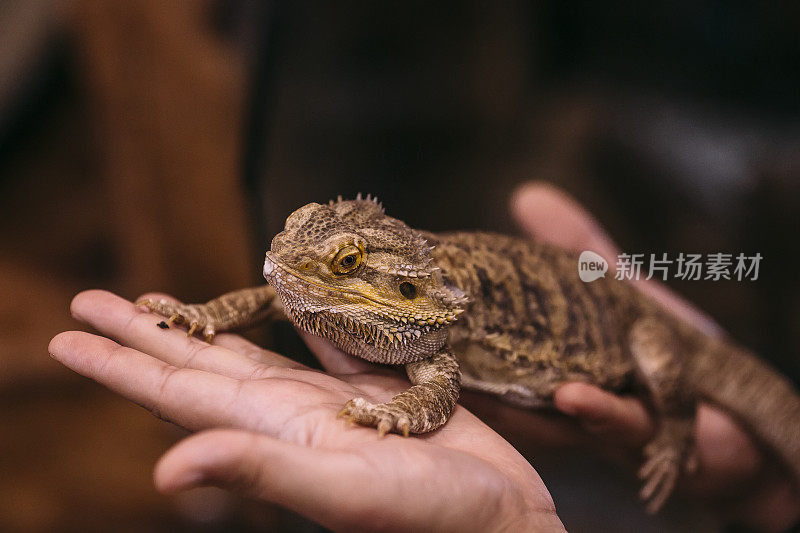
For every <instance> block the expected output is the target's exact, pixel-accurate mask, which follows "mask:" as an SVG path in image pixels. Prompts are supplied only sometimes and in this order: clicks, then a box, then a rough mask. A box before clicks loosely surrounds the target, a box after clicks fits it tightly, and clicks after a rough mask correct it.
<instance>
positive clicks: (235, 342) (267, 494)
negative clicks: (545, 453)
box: [49, 291, 563, 531]
mask: <svg viewBox="0 0 800 533" xmlns="http://www.w3.org/2000/svg"><path fill="white" fill-rule="evenodd" d="M159 297H162V296H159ZM71 309H72V313H73V315H74V316H75V317H76V318H78V319H79V320H81V321H83V322H85V323H87V324H89V325H91V326H93V327H94V328H96V329H97V330H98V331H100V333H102V334H103V335H106V336H108V337H110V338H113V339H116V340H117V341H118V342H114V341H113V340H110V339H109V338H105V337H101V336H98V335H92V334H89V333H85V332H79V331H71V332H65V333H61V334H59V335H57V336H56V337H55V338H53V340H52V341H51V342H50V348H49V349H50V353H51V354H52V356H53V357H54V358H55V359H57V360H58V361H60V362H61V363H63V364H64V365H66V366H67V367H69V368H71V369H72V370H74V371H76V372H78V373H80V374H83V375H84V376H87V377H89V378H92V379H94V380H95V381H98V382H99V383H101V384H103V385H105V386H107V387H108V388H109V389H111V390H113V391H115V392H117V393H118V394H120V395H122V396H124V397H126V398H128V399H130V400H131V401H133V402H135V403H138V404H139V405H141V406H143V407H145V408H146V409H148V410H150V411H151V412H153V414H155V415H156V416H158V417H161V418H164V419H166V420H169V421H172V422H174V423H176V424H178V425H180V426H183V427H185V428H187V429H190V430H192V431H198V432H199V433H197V434H195V435H193V436H190V437H188V438H186V439H185V440H183V441H182V442H180V443H178V444H177V445H176V446H175V447H173V448H172V449H171V450H169V451H168V452H167V453H166V454H165V455H164V456H163V457H162V458H161V460H160V461H159V463H158V465H157V466H156V470H155V483H156V486H157V487H158V488H159V489H160V490H162V491H164V492H167V493H172V492H177V491H181V490H185V489H189V488H192V487H196V486H200V485H215V486H220V487H224V488H228V489H230V490H232V491H235V492H238V493H240V494H243V495H247V496H250V497H253V498H256V499H259V500H262V501H269V502H274V503H278V504H280V505H283V506H285V507H288V508H290V509H292V510H294V511H296V512H298V513H300V514H303V515H305V516H308V517H309V518H311V519H313V520H315V521H317V522H319V523H320V524H322V525H324V526H326V527H329V528H332V529H337V530H338V529H352V528H356V529H359V530H372V529H389V530H414V529H421V530H433V529H435V530H441V531H456V530H458V531H463V530H487V531H488V530H498V529H514V530H522V529H525V530H532V529H535V530H558V531H563V526H562V525H561V522H560V521H559V519H558V517H557V516H556V514H555V508H554V506H553V502H552V499H551V497H550V494H549V493H548V492H547V489H546V488H545V486H544V484H543V483H542V481H541V479H540V478H539V476H538V474H537V473H536V472H535V470H534V469H533V468H532V467H531V466H530V464H529V463H528V462H527V461H526V460H525V459H524V458H523V457H522V456H521V455H520V454H519V453H518V452H517V451H516V450H515V449H514V448H513V447H512V446H511V445H510V444H508V443H507V442H506V441H505V440H503V439H502V438H501V437H500V436H499V435H497V434H496V433H495V432H494V431H492V430H491V429H490V428H489V427H487V426H486V425H485V424H483V423H482V422H481V421H480V420H478V419H477V418H476V417H475V416H474V415H472V414H471V413H469V412H468V411H467V410H466V409H464V408H463V407H459V406H457V407H456V409H455V410H454V412H453V414H452V416H451V418H450V420H449V422H448V423H447V424H446V425H445V426H444V427H443V428H442V429H440V430H438V431H435V432H432V433H429V434H425V435H421V436H416V437H414V438H403V437H400V436H397V435H393V434H391V435H387V436H385V437H384V438H382V439H379V438H378V436H377V433H376V432H375V430H374V429H371V428H363V427H356V426H351V427H348V425H347V424H346V422H345V421H343V420H341V419H337V418H336V413H337V411H338V410H339V409H340V408H341V406H342V405H343V404H344V403H345V402H346V401H348V400H350V399H351V398H353V397H355V396H362V395H363V396H366V397H368V398H370V397H371V398H373V399H375V400H376V401H385V400H388V399H389V398H391V397H392V396H393V395H394V394H396V393H398V392H400V391H401V390H403V389H404V388H407V387H408V383H407V381H406V380H404V379H401V378H400V377H399V374H397V373H394V372H391V371H388V370H385V369H383V370H381V369H378V368H377V367H375V366H372V365H367V364H359V363H360V361H355V360H352V358H349V359H350V360H348V359H345V358H343V357H341V352H338V351H337V350H335V349H333V347H332V346H331V345H329V344H327V343H325V342H324V341H321V340H320V339H316V338H310V339H309V340H310V343H311V344H312V347H314V348H315V349H316V351H317V352H318V353H319V354H320V357H321V359H322V360H323V361H325V362H326V363H327V364H328V366H329V367H331V368H338V369H339V370H340V371H341V373H340V374H339V375H329V374H326V373H323V372H319V371H316V370H312V369H309V368H307V367H304V366H302V365H299V364H298V363H295V362H293V361H291V360H290V359H287V358H285V357H283V356H281V355H278V354H276V353H274V352H270V351H267V350H263V349H261V348H259V347H257V346H255V345H253V344H252V343H250V342H248V341H246V340H245V339H243V338H242V337H239V336H237V335H230V334H220V335H219V336H218V337H217V338H216V340H215V344H214V345H209V344H206V343H204V342H202V341H200V340H198V339H195V338H191V337H187V336H186V334H185V332H183V331H181V330H178V329H177V328H173V329H170V330H161V329H159V328H157V327H155V324H156V323H157V322H159V321H160V320H161V318H160V317H157V316H155V315H153V314H149V313H145V312H143V311H142V310H140V309H137V308H135V307H134V305H133V304H132V303H130V302H128V301H126V300H123V299H122V298H119V297H118V296H115V295H113V294H111V293H108V292H103V291H87V292H83V293H81V294H79V295H77V296H76V297H75V299H74V300H73V302H72V308H71ZM351 360H352V361H351Z"/></svg>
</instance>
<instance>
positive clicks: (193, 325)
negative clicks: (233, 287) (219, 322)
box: [135, 298, 217, 343]
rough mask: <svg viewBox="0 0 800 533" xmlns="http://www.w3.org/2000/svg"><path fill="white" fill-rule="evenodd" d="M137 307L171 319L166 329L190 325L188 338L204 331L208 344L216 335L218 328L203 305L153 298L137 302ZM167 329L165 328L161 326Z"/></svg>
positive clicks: (167, 322) (168, 320) (187, 333)
mask: <svg viewBox="0 0 800 533" xmlns="http://www.w3.org/2000/svg"><path fill="white" fill-rule="evenodd" d="M135 305H136V307H146V308H147V309H148V310H149V311H152V312H154V313H157V314H159V315H161V316H165V317H169V318H168V319H167V321H166V327H169V326H171V325H173V324H183V323H185V322H188V323H189V329H188V331H187V332H186V335H187V336H188V337H191V336H192V335H194V334H195V333H196V332H197V331H199V330H202V332H203V338H204V339H205V341H206V342H208V343H211V341H213V340H214V336H215V335H216V333H217V332H216V328H215V327H214V323H213V322H212V320H211V317H209V316H208V313H207V311H206V309H205V306H204V305H203V304H199V305H192V304H183V303H180V302H171V301H169V300H167V299H166V298H162V299H160V300H153V299H152V298H143V299H141V300H139V301H137V302H136V304H135ZM160 327H162V328H164V329H166V328H165V327H164V326H160Z"/></svg>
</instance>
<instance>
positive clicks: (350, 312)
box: [138, 195, 800, 512]
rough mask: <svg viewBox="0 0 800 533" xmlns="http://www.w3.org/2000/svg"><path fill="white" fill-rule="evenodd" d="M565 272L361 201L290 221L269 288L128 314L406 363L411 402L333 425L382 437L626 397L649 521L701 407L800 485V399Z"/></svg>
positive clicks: (718, 346)
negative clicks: (512, 408) (721, 415)
mask: <svg viewBox="0 0 800 533" xmlns="http://www.w3.org/2000/svg"><path fill="white" fill-rule="evenodd" d="M577 264H578V262H577V258H576V257H575V256H573V255H572V254H571V253H568V252H565V251H563V250H560V249H556V248H554V247H551V246H548V245H545V244H543V243H537V242H530V241H527V240H523V239H519V238H512V237H507V236H503V235H497V234H490V233H467V232H460V233H441V234H433V233H428V232H424V231H416V230H413V229H411V228H410V227H409V226H408V225H406V224H405V223H404V222H402V221H400V220H397V219H395V218H391V217H389V216H387V215H386V214H385V213H384V210H383V208H382V206H381V205H380V204H379V203H378V202H377V200H376V199H373V198H371V197H370V196H367V197H366V198H361V196H360V195H359V197H358V198H357V199H355V200H348V201H345V200H342V199H341V197H340V198H339V199H338V200H336V201H331V202H330V203H328V204H327V205H321V204H317V203H311V204H308V205H306V206H304V207H301V208H300V209H298V210H297V211H295V212H294V213H292V214H291V216H289V218H288V219H287V220H286V226H285V229H284V230H283V231H281V232H280V233H278V234H277V235H276V236H275V237H274V239H273V240H272V245H271V248H270V250H269V251H268V252H267V254H266V259H265V262H264V270H263V273H264V276H265V278H266V280H267V282H268V285H262V286H258V287H253V288H248V289H243V290H239V291H235V292H232V293H228V294H225V295H223V296H220V297H219V298H216V299H214V300H211V301H209V302H208V303H205V304H195V305H191V304H182V303H176V302H170V301H166V300H161V301H153V300H149V299H148V300H144V301H141V302H138V305H143V306H145V307H147V308H149V309H150V310H152V311H155V312H157V313H158V314H161V315H163V316H165V317H169V321H168V322H169V323H170V324H171V323H184V322H185V323H187V324H188V326H189V329H188V334H189V335H192V334H194V333H195V332H202V334H203V335H204V337H205V339H206V341H208V342H211V341H212V339H213V337H214V335H215V334H216V333H217V332H221V331H230V330H235V329H240V328H243V327H246V326H250V325H252V324H254V323H255V322H258V321H260V320H264V319H267V318H270V317H275V316H280V315H283V316H285V317H288V318H289V319H290V320H291V321H292V322H294V323H295V324H296V325H297V326H298V327H299V328H301V329H303V330H305V331H308V332H310V333H312V334H315V335H318V336H320V337H324V338H326V339H328V340H330V341H332V342H333V343H334V344H335V345H336V346H338V347H339V348H340V349H341V350H342V351H344V352H346V353H348V354H351V355H353V356H356V357H360V358H362V359H365V360H367V361H372V362H376V363H384V364H390V365H404V366H405V370H406V373H407V374H408V378H409V380H410V381H411V383H412V386H411V387H410V388H409V389H407V390H406V391H404V392H402V393H400V394H398V395H397V396H395V397H394V398H392V399H391V401H389V402H387V403H382V404H373V403H371V402H369V401H368V400H366V399H364V398H354V399H353V400H351V401H349V402H348V403H347V404H346V405H345V406H344V407H343V409H342V411H341V413H340V414H341V415H344V416H347V417H349V418H350V419H351V420H353V421H355V422H357V423H358V424H362V425H366V426H372V427H375V428H377V431H378V433H379V434H380V435H381V436H383V435H384V434H385V433H386V432H389V431H391V432H396V433H401V434H403V435H406V436H408V434H409V433H425V432H428V431H432V430H434V429H436V428H438V427H440V426H441V425H443V424H444V423H445V422H446V421H447V419H448V417H449V416H450V413H451V411H452V410H453V407H454V406H455V404H456V401H457V400H458V396H459V392H460V387H465V388H468V389H474V390H478V391H483V392H486V393H489V394H492V395H496V396H499V397H500V398H502V399H504V400H506V401H508V402H511V403H513V404H516V405H518V406H521V407H527V408H538V407H548V406H551V405H552V402H553V394H554V391H555V390H556V389H557V388H558V387H559V386H560V385H562V384H564V383H567V382H572V381H580V382H586V383H591V384H594V385H597V386H600V387H602V388H604V389H607V390H610V391H616V392H622V391H628V392H633V393H634V394H637V395H638V396H639V397H641V398H642V399H644V400H645V401H647V402H648V403H649V405H650V406H651V408H652V412H653V414H654V416H655V418H656V420H657V422H658V429H657V431H656V433H655V435H654V436H653V438H652V440H651V441H650V442H649V443H648V444H647V445H646V446H645V447H644V449H643V454H644V463H643V466H642V467H641V470H640V476H641V477H642V478H643V479H644V485H643V488H642V490H641V493H640V496H641V498H642V499H643V500H645V501H646V502H647V504H648V510H650V511H651V512H655V511H657V510H658V509H659V508H660V507H661V506H662V504H663V503H664V502H665V500H666V499H667V497H668V496H669V494H670V493H671V492H672V491H673V489H674V487H675V484H676V481H677V479H678V477H679V475H680V474H681V472H683V471H686V470H688V469H691V468H692V466H693V464H694V463H695V460H694V455H693V444H692V434H693V427H694V419H695V410H696V407H697V405H698V402H700V401H706V402H710V403H711V404H714V405H716V406H718V407H720V408H722V409H724V410H726V411H727V412H729V413H730V414H731V415H732V416H733V417H734V418H735V419H736V420H738V421H739V422H740V423H741V424H742V425H743V426H744V427H746V428H747V429H748V430H749V431H750V432H751V433H752V434H753V435H754V436H755V437H756V438H757V439H758V440H759V441H760V442H761V443H763V444H764V445H766V446H767V447H768V448H769V449H771V450H772V452H774V453H775V454H776V455H777V456H778V457H779V458H780V459H781V460H782V461H783V462H784V463H785V464H786V465H787V466H788V467H789V468H790V469H791V471H792V472H793V473H794V475H795V477H796V478H797V479H800V397H799V396H798V393H797V392H796V390H795V389H794V388H793V386H792V384H791V383H790V382H789V381H788V380H787V379H786V378H784V377H783V376H781V375H780V374H778V373H777V372H775V371H773V370H771V369H770V368H769V367H768V366H767V365H766V364H765V363H763V362H762V361H760V360H759V359H757V358H756V357H755V356H753V355H752V354H750V353H748V352H747V351H746V350H745V349H743V348H741V347H739V346H736V345H734V344H733V343H731V342H730V341H727V340H723V339H718V338H712V337H709V336H707V335H705V334H703V333H701V332H700V331H699V330H698V329H696V328H695V327H693V326H692V325H690V324H687V323H684V322H682V321H681V320H679V319H677V318H676V317H675V316H673V315H672V314H671V313H670V312H669V311H668V310H666V309H664V308H662V307H661V306H660V305H659V304H658V303H656V302H655V301H653V300H651V299H650V298H649V297H647V296H645V295H644V294H642V293H641V292H639V291H638V290H637V289H636V288H634V287H632V286H631V285H630V284H628V283H627V282H625V281H619V280H616V279H614V278H613V277H609V278H600V279H598V280H595V281H593V282H591V283H584V282H582V281H580V279H579V277H578V271H577ZM161 327H164V326H163V323H162V326H161Z"/></svg>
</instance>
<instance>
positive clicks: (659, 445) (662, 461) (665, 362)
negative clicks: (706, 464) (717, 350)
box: [629, 318, 697, 513]
mask: <svg viewBox="0 0 800 533" xmlns="http://www.w3.org/2000/svg"><path fill="white" fill-rule="evenodd" d="M629 340H630V350H631V354H632V355H633V359H634V364H635V368H636V371H637V374H638V376H639V378H640V380H641V381H643V382H644V385H645V386H646V387H647V389H648V390H649V392H650V397H651V399H652V404H653V408H654V410H655V414H656V420H657V424H658V426H657V429H656V432H655V435H654V436H653V438H652V439H651V440H650V442H648V443H647V444H646V445H645V447H644V449H643V454H644V463H643V465H642V467H641V468H640V470H639V477H640V478H641V479H642V480H643V481H644V484H643V486H642V489H641V491H640V493H639V497H640V498H641V499H642V500H644V501H645V502H646V506H647V511H648V512H649V513H656V512H658V511H659V509H661V507H662V506H663V505H664V503H665V502H666V501H667V499H668V498H669V496H670V494H672V492H673V491H674V490H675V487H676V485H677V482H678V479H679V477H680V475H681V474H682V473H685V472H686V473H690V472H691V471H693V470H694V469H695V468H696V463H697V461H696V456H695V452H694V441H693V440H694V425H695V405H696V403H695V402H694V400H693V399H691V398H689V397H688V395H687V394H686V390H684V387H685V386H684V384H683V380H682V364H681V361H680V354H679V353H678V347H677V345H676V342H675V338H674V333H673V332H671V331H670V330H669V329H668V328H667V327H666V326H665V325H663V324H661V323H660V322H659V321H658V320H656V319H653V318H643V319H640V320H639V321H638V322H636V323H635V324H634V326H633V328H632V329H631V332H630V339H629Z"/></svg>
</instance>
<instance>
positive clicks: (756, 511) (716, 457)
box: [511, 183, 800, 531]
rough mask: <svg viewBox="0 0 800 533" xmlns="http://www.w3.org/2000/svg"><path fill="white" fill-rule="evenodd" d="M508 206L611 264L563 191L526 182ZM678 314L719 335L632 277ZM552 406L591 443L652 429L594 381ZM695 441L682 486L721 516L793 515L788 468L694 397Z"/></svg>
mask: <svg viewBox="0 0 800 533" xmlns="http://www.w3.org/2000/svg"><path fill="white" fill-rule="evenodd" d="M511 208H512V213H513V215H514V217H515V218H516V219H517V221H518V223H519V224H520V226H522V228H523V229H525V230H526V231H527V232H528V233H529V234H530V235H531V236H533V237H534V238H536V239H539V240H542V241H547V242H550V243H552V244H554V245H556V246H559V247H562V248H566V249H571V250H574V251H577V252H580V251H583V250H592V251H594V252H597V253H599V254H600V255H602V256H603V257H605V258H606V260H607V261H608V263H609V265H610V266H612V267H613V265H614V264H615V258H616V257H617V255H618V253H619V252H618V250H617V247H616V246H615V245H614V243H613V241H612V240H611V239H610V238H609V237H608V236H607V235H606V234H605V232H604V231H603V230H602V229H601V228H600V226H599V224H598V223H597V222H596V221H595V220H594V219H593V218H592V216H591V215H589V214H588V213H587V212H586V211H585V210H584V209H583V208H582V207H581V206H580V205H578V204H577V203H576V202H575V201H574V200H573V199H572V198H570V197H569V196H567V195H566V194H565V193H564V192H562V191H560V190H558V189H556V188H554V187H552V186H549V185H546V184H538V183H532V184H528V185H526V186H524V187H522V188H521V189H519V190H518V191H517V193H516V194H515V195H514V197H513V198H512V204H511ZM634 283H635V284H636V286H637V287H638V288H639V289H640V290H641V291H642V292H645V293H647V294H649V295H650V296H651V297H652V298H654V299H656V300H658V301H660V302H661V303H662V304H663V305H664V306H665V307H666V308H668V309H670V310H672V311H673V312H674V313H675V314H676V315H678V316H679V317H681V318H683V319H684V320H687V321H690V322H692V323H693V324H695V325H697V326H698V327H700V328H701V329H703V330H705V331H706V332H707V333H709V334H712V335H721V330H720V328H719V326H717V325H716V324H715V323H714V322H713V321H712V320H711V319H710V318H708V317H707V316H705V315H704V314H702V313H701V312H700V311H698V310H697V309H695V308H694V307H692V306H691V304H689V303H687V302H686V301H685V300H683V299H681V298H680V297H679V296H677V295H675V294H674V293H672V292H671V291H670V290H669V289H667V288H666V287H665V286H664V285H661V284H660V283H657V282H655V281H645V280H639V281H634ZM555 406H556V408H557V409H558V410H559V411H561V412H562V413H564V414H567V415H570V416H573V417H575V418H576V419H577V421H578V422H579V423H580V425H581V426H582V427H583V430H584V432H585V433H586V435H588V436H589V438H586V439H583V441H584V442H591V443H593V444H594V445H595V446H598V447H603V448H608V447H610V446H613V447H616V448H620V447H622V448H626V449H628V450H630V451H631V452H632V453H638V450H640V449H641V446H642V445H644V444H645V443H646V442H647V441H648V440H649V439H650V437H651V436H652V433H653V430H654V424H653V420H652V418H651V416H650V414H649V412H648V411H647V409H646V408H645V407H644V405H643V404H642V403H641V402H640V401H638V400H635V399H633V398H626V397H619V396H616V395H613V394H611V393H609V392H606V391H603V390H601V389H599V388H597V387H594V386H591V385H588V384H583V383H571V384H567V385H564V386H562V387H561V388H559V389H558V391H556V394H555ZM695 442H696V450H697V458H698V463H699V467H698V469H697V471H696V472H695V473H694V474H692V475H688V476H686V478H685V480H684V482H683V487H684V488H685V490H686V492H687V493H688V494H690V495H692V496H693V497H696V498H699V499H702V500H703V501H705V502H706V503H708V504H709V505H711V506H712V507H713V508H714V509H716V510H717V511H718V513H719V514H720V515H721V516H722V517H723V518H724V519H726V520H731V521H735V522H739V523H742V524H744V525H748V526H751V527H755V528H758V529H762V530H773V531H780V530H784V529H786V528H787V527H789V526H790V525H791V524H793V523H794V522H796V521H797V520H798V519H800V492H798V490H797V489H796V488H795V486H794V485H793V483H792V480H791V477H790V474H789V472H788V471H787V470H786V469H782V468H781V466H780V465H779V464H777V463H776V462H775V461H774V460H772V459H771V458H768V457H767V456H765V455H764V454H763V453H762V451H761V450H760V449H759V448H758V447H757V446H756V445H755V444H754V442H753V441H752V439H751V438H750V436H749V435H748V434H747V433H746V432H745V431H744V430H743V429H742V428H741V427H740V426H738V425H737V424H736V422H734V421H733V420H732V419H731V418H730V417H729V416H728V415H726V414H725V413H724V412H723V411H721V410H720V409H717V408H715V407H713V406H710V405H707V404H701V405H700V407H699V409H698V413H697V424H696V427H695Z"/></svg>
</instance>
